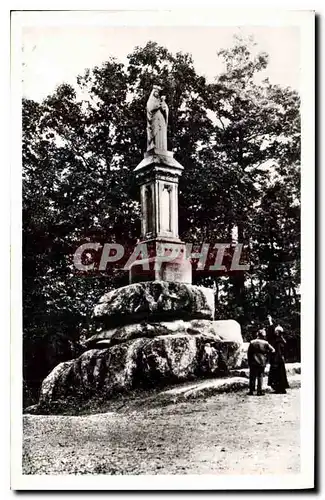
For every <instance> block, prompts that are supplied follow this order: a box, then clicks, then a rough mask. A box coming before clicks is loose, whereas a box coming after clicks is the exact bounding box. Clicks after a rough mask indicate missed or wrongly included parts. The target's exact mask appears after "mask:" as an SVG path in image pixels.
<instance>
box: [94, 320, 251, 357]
mask: <svg viewBox="0 0 325 500" xmlns="http://www.w3.org/2000/svg"><path fill="white" fill-rule="evenodd" d="M173 334H178V335H180V334H182V335H205V336H206V337H207V338H208V337H209V338H210V339H212V341H214V340H215V341H231V342H236V343H238V344H240V345H241V346H242V345H245V344H242V342H243V339H242V335H241V331H240V325H239V323H237V321H234V320H232V319H228V320H219V321H210V320H208V319H192V320H189V321H184V320H182V319H177V320H174V321H161V322H158V323H154V322H149V323H148V322H142V323H135V324H132V325H124V326H118V327H116V328H111V329H107V330H103V331H101V332H99V333H96V334H95V335H93V336H92V337H91V338H90V339H88V340H87V341H86V344H87V346H88V348H91V349H98V348H105V347H112V346H113V345H116V344H121V343H123V342H127V341H128V340H134V339H137V338H154V337H160V336H163V335H173ZM244 352H246V358H247V346H246V349H242V347H241V348H240V349H239V352H238V366H240V367H241V366H242V364H241V360H242V354H243V353H244Z"/></svg>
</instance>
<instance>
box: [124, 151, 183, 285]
mask: <svg viewBox="0 0 325 500" xmlns="http://www.w3.org/2000/svg"><path fill="white" fill-rule="evenodd" d="M182 171H183V167H182V165H181V164H180V163H179V162H178V161H177V160H175V158H174V156H173V153H172V152H171V151H160V150H158V149H152V150H150V151H147V152H146V153H145V154H144V159H143V160H142V161H141V162H140V164H139V165H138V166H137V167H136V168H135V170H134V174H135V177H136V181H137V183H138V185H139V187H140V197H141V214H142V216H141V240H140V242H139V243H140V244H142V245H145V247H146V251H147V255H148V256H149V257H148V258H145V259H142V260H137V261H136V262H134V263H133V264H132V266H131V268H130V275H129V276H130V283H138V282H142V281H155V280H161V281H168V282H177V283H192V266H191V262H190V261H189V260H188V259H187V258H186V251H185V244H184V243H183V242H182V241H181V240H180V239H179V236H178V179H179V177H180V175H181V174H182Z"/></svg>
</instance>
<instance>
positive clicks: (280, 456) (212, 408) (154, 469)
mask: <svg viewBox="0 0 325 500" xmlns="http://www.w3.org/2000/svg"><path fill="white" fill-rule="evenodd" d="M299 392H300V391H299V389H291V390H289V391H288V393H287V394H266V395H265V396H263V397H256V396H255V397H252V396H247V394H246V392H242V391H241V392H238V393H230V394H216V395H214V396H211V397H209V398H206V399H198V400H195V399H194V400H188V401H182V402H177V403H175V404H171V405H168V406H156V405H153V406H152V405H149V404H141V405H139V406H136V405H133V406H128V405H124V406H123V408H121V409H119V410H116V411H114V412H109V413H102V414H96V415H86V416H79V417H78V416H53V415H24V451H23V473H24V474H287V473H294V472H299V469H300V456H299V451H300V450H299V446H300V443H299V441H300V432H299V429H300V418H299V417H300V403H299Z"/></svg>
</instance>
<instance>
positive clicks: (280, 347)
mask: <svg viewBox="0 0 325 500" xmlns="http://www.w3.org/2000/svg"><path fill="white" fill-rule="evenodd" d="M267 318H268V321H269V327H268V341H269V343H270V344H271V345H272V346H273V348H274V353H273V354H271V358H270V372H269V379H268V384H267V385H269V386H270V387H272V389H273V390H274V391H275V392H276V393H277V394H285V393H286V392H287V391H286V389H288V387H289V383H288V378H287V372H286V368H285V362H284V347H285V344H286V341H285V339H284V338H283V328H282V326H280V325H278V326H276V327H274V324H273V320H272V317H271V316H270V315H269V316H268V317H267Z"/></svg>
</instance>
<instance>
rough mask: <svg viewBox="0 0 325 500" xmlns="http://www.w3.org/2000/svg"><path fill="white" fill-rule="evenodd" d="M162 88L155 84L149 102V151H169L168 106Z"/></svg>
mask: <svg viewBox="0 0 325 500" xmlns="http://www.w3.org/2000/svg"><path fill="white" fill-rule="evenodd" d="M160 90H161V89H160V87H158V86H157V85H154V86H153V87H152V91H151V94H150V96H149V99H148V102H147V151H150V150H151V149H153V148H156V149H160V150H161V151H167V123H168V106H167V103H166V101H165V99H166V98H165V96H161V97H160Z"/></svg>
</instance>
